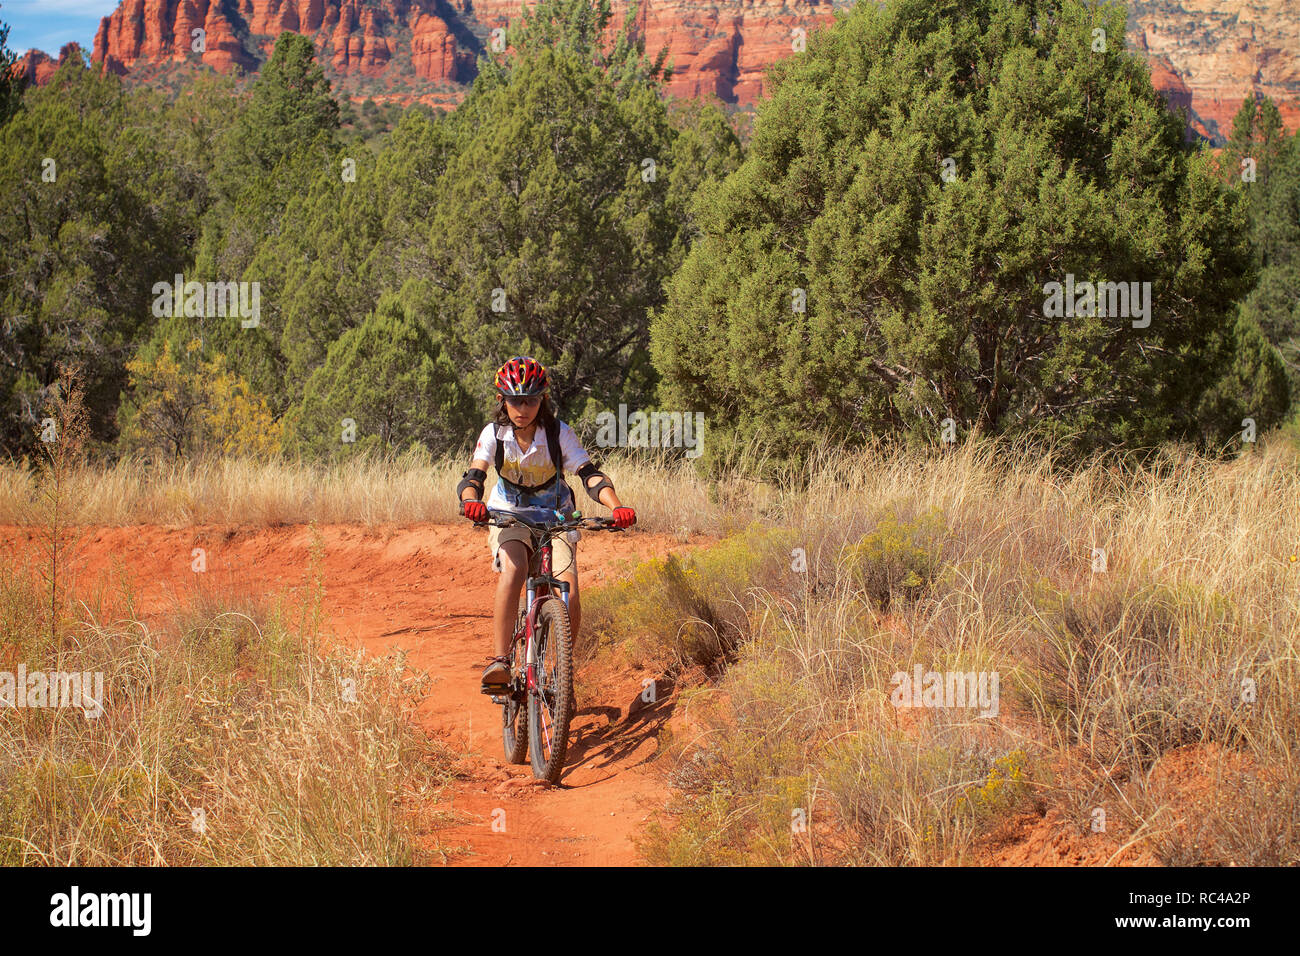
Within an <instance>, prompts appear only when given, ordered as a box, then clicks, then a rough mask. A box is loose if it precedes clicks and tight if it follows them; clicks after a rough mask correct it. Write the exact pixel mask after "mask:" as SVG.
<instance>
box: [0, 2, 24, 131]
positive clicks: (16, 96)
mask: <svg viewBox="0 0 1300 956" xmlns="http://www.w3.org/2000/svg"><path fill="white" fill-rule="evenodd" d="M8 39H9V24H7V23H0V126H3V125H4V124H5V123H7V122H8V121H9V117H11V116H13V115H14V113H16V112H18V106H19V104H20V103H21V102H22V97H23V87H24V86H26V84H27V78H26V77H24V76H20V75H19V74H18V70H17V69H16V64H17V62H18V57H17V56H15V55H14V51H13V50H11V49H9V46H8V43H7V42H6V41H7V40H8Z"/></svg>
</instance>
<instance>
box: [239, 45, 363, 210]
mask: <svg viewBox="0 0 1300 956" xmlns="http://www.w3.org/2000/svg"><path fill="white" fill-rule="evenodd" d="M338 125H339V107H338V103H336V102H335V101H334V98H333V97H332V96H331V95H330V84H329V80H327V79H326V78H325V74H324V71H323V70H322V69H321V67H320V64H318V63H317V62H316V48H315V46H314V44H313V43H312V40H311V38H310V37H306V36H302V35H301V34H297V33H289V32H287V31H286V32H284V33H282V34H280V38H279V39H278V40H276V42H275V50H274V52H273V53H272V54H271V59H270V60H268V61H267V63H266V65H265V66H263V67H262V70H261V72H260V73H259V74H258V77H257V82H256V83H254V84H253V88H252V97H251V99H250V100H249V102H248V105H247V107H246V108H245V109H243V110H241V111H239V112H238V113H237V114H236V116H235V118H234V122H233V123H231V125H230V129H229V132H228V134H227V135H226V137H225V141H224V143H223V146H222V163H221V166H220V169H219V171H218V175H217V181H218V183H219V185H220V188H221V191H222V193H223V195H224V197H225V198H226V199H228V200H232V201H233V200H234V199H235V197H237V196H238V195H239V194H240V193H241V192H242V191H243V189H244V187H245V186H246V184H248V183H249V182H251V181H255V180H257V179H259V178H261V177H263V176H266V175H267V174H269V173H271V172H272V171H273V170H274V169H275V168H276V167H277V166H279V165H280V164H281V163H282V162H283V161H284V160H285V159H286V158H287V157H288V156H289V155H290V154H291V153H293V152H294V151H295V150H297V149H299V148H300V147H301V146H302V145H303V144H305V143H310V142H312V141H313V140H315V139H316V137H317V136H319V135H322V134H324V135H326V136H332V135H333V134H334V132H335V131H336V130H337V129H338Z"/></svg>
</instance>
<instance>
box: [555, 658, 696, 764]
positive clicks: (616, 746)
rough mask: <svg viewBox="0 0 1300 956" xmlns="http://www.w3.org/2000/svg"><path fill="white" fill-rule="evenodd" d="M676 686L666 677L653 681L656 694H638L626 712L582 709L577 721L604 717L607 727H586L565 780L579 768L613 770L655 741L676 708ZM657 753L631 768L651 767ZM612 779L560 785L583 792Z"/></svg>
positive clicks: (576, 742)
mask: <svg viewBox="0 0 1300 956" xmlns="http://www.w3.org/2000/svg"><path fill="white" fill-rule="evenodd" d="M676 686H677V685H676V682H675V681H674V680H673V679H672V678H671V677H668V676H666V675H664V676H661V677H659V678H657V679H656V680H655V681H654V683H653V685H652V687H653V693H649V692H648V691H643V692H641V693H639V694H637V695H636V696H635V697H633V698H632V700H631V702H630V703H629V704H628V705H627V707H625V708H622V709H620V708H618V707H601V706H592V707H582V708H579V710H578V712H577V713H576V714H575V715H574V717H575V719H577V718H582V717H593V716H594V717H597V718H600V717H604V718H605V724H604V725H603V726H586V727H583V728H581V729H580V730H579V731H578V733H577V734H576V736H575V737H574V739H572V740H571V741H570V742H569V753H568V757H567V759H566V761H565V763H566V764H567V766H566V768H565V774H564V776H565V777H566V778H567V777H569V776H570V775H571V774H572V772H573V771H574V770H577V769H579V768H581V769H585V770H600V769H604V768H607V767H612V766H614V765H616V764H618V763H619V762H620V761H622V760H624V759H625V758H627V757H628V756H630V755H631V754H633V753H635V752H636V751H637V749H638V748H640V747H641V746H642V745H643V744H644V743H645V742H646V741H647V740H654V739H656V738H657V737H658V736H659V732H660V731H661V730H663V728H664V726H665V725H666V724H667V723H668V720H669V718H671V717H672V715H673V710H674V709H675V708H676V706H677V702H676V698H675V697H674V696H673V691H674V690H675V689H676ZM647 697H648V698H649V699H648V700H647ZM657 753H658V750H657V748H656V750H655V751H654V752H652V753H650V754H648V755H647V756H645V757H642V758H641V759H640V760H638V761H636V763H633V764H630V765H629V766H632V767H639V766H641V765H642V764H646V763H649V762H650V761H651V760H653V759H654V758H655V756H656V755H657ZM613 776H615V774H614V773H610V774H607V775H606V776H603V777H601V778H600V779H598V780H591V781H587V782H585V783H581V784H569V783H567V782H566V781H565V780H561V783H560V785H561V786H571V787H574V788H575V789H580V788H581V787H589V786H591V785H592V784H595V783H602V782H604V781H605V780H608V779H610V778H611V777H613Z"/></svg>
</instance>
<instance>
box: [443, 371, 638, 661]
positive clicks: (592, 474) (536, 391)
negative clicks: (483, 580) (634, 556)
mask: <svg viewBox="0 0 1300 956" xmlns="http://www.w3.org/2000/svg"><path fill="white" fill-rule="evenodd" d="M496 390H497V407H496V412H495V414H494V416H493V418H492V421H491V422H490V423H489V424H488V425H486V426H485V427H484V428H483V431H482V432H480V433H479V436H478V444H476V445H475V446H474V460H473V461H471V462H470V467H469V470H468V471H466V472H465V474H464V476H463V477H462V478H461V482H460V484H459V485H458V486H457V488H456V496H457V497H458V498H459V499H460V502H461V514H463V515H464V516H465V517H466V518H469V519H470V520H471V521H486V520H487V517H488V513H487V510H488V508H491V509H492V510H494V511H508V512H511V513H513V514H517V515H519V516H520V517H522V518H525V519H527V520H530V521H554V520H555V512H556V511H561V512H563V513H564V514H565V515H566V516H567V515H569V514H571V513H572V512H573V509H574V507H575V504H574V497H573V490H572V489H571V488H570V487H569V486H568V484H567V483H566V482H563V481H559V480H557V479H558V478H559V473H558V472H557V470H556V467H555V458H554V455H555V450H554V449H552V447H551V446H552V444H555V445H556V446H558V450H559V453H560V454H559V457H560V463H561V465H562V467H563V469H564V470H568V471H573V472H576V473H577V475H578V477H579V478H581V479H582V483H583V487H584V488H586V490H587V494H588V495H589V496H590V497H591V498H592V499H593V500H594V501H597V502H599V503H600V504H603V505H605V506H606V507H607V508H610V509H611V510H612V511H613V512H614V522H615V523H616V524H617V525H618V526H619V527H620V528H627V527H629V526H631V525H633V524H635V523H636V512H635V511H633V510H632V509H631V508H626V507H624V506H623V503H622V502H620V501H619V500H618V495H617V494H615V492H614V485H613V483H612V482H611V481H610V480H609V477H608V476H607V475H605V474H604V473H603V472H601V471H600V470H599V469H598V467H597V466H596V464H595V463H594V462H593V461H592V460H591V456H590V455H588V454H587V452H586V450H585V449H583V447H582V445H581V443H580V442H579V441H578V436H577V435H575V434H574V432H573V429H572V428H570V427H569V426H568V425H566V424H565V423H563V422H561V421H559V420H558V419H557V418H556V417H555V413H554V411H553V410H552V408H551V402H550V394H549V382H548V381H547V377H546V369H545V368H543V367H542V366H541V364H540V363H538V362H536V361H534V360H533V359H531V358H528V357H525V356H517V357H515V358H512V359H511V360H510V361H508V362H506V363H505V364H504V365H502V366H501V368H500V369H498V370H497V374H496ZM539 426H540V427H539ZM548 433H549V435H550V436H552V437H553V438H554V439H555V440H554V442H552V439H551V438H548V437H547V436H548ZM489 462H493V463H495V465H496V468H497V479H498V480H497V484H496V486H495V487H494V488H493V489H492V495H491V496H490V497H489V498H488V500H487V502H486V503H485V502H484V501H483V486H484V482H485V481H486V480H487V468H488V463H489ZM580 536H581V535H580V533H579V532H577V531H570V532H568V534H567V536H566V535H559V536H558V537H556V538H554V539H553V541H552V562H553V566H554V569H555V570H554V572H553V573H554V574H555V576H556V577H557V578H560V579H561V580H563V581H567V582H568V584H569V622H570V628H571V633H572V634H573V636H574V638H575V639H576V638H577V634H578V625H579V622H580V618H581V615H582V608H581V605H580V604H579V601H578V564H577V549H576V544H577V542H578V539H579V537H580ZM488 547H489V548H490V549H491V551H492V556H493V559H494V561H495V567H496V568H497V569H499V570H500V571H501V580H500V582H499V583H498V584H497V595H496V605H495V611H494V618H493V645H492V646H493V655H492V657H491V659H490V663H489V664H488V666H487V669H486V670H485V671H484V672H483V684H484V685H485V686H497V685H500V686H502V687H504V686H505V685H506V684H508V683H509V682H510V658H509V656H508V655H509V650H510V638H511V630H512V627H513V624H514V621H515V615H516V614H517V613H518V610H519V596H520V592H521V591H522V590H523V586H524V579H525V578H526V577H527V575H528V559H529V556H530V553H531V551H532V536H531V535H530V534H529V531H528V529H527V528H525V527H522V526H520V525H515V526H514V527H510V528H497V527H494V528H492V530H491V532H490V533H489V535H488Z"/></svg>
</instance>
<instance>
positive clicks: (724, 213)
mask: <svg viewBox="0 0 1300 956" xmlns="http://www.w3.org/2000/svg"><path fill="white" fill-rule="evenodd" d="M1095 28H1103V29H1105V30H1106V32H1107V34H1108V36H1109V37H1110V38H1111V39H1110V42H1109V45H1108V47H1107V50H1106V51H1105V52H1094V50H1093V49H1092V45H1093V32H1092V31H1093V30H1094V29H1095ZM1123 35H1124V11H1123V9H1122V8H1119V7H1115V6H1113V5H1102V6H1096V5H1088V4H1084V3H1081V2H1075V0H1062V2H1042V0H1039V2H1032V3H1021V2H1011V0H978V2H960V3H959V2H956V0H948V2H937V3H936V2H925V3H922V2H915V0H895V2H890V3H887V4H885V5H884V6H883V7H878V6H877V5H875V4H858V5H857V6H855V7H854V8H853V9H852V10H851V11H850V12H849V13H848V14H847V15H846V16H844V17H842V18H840V19H839V20H838V21H837V23H836V24H835V25H833V26H831V27H828V28H827V29H824V30H821V31H818V32H817V33H816V34H814V35H813V37H812V38H811V39H810V43H809V48H808V51H807V52H806V53H805V54H802V55H799V56H795V57H791V58H788V59H786V60H784V61H782V62H780V63H779V64H777V65H776V66H775V67H773V69H772V85H773V92H772V97H771V99H770V100H768V101H767V102H765V103H762V104H761V105H760V107H759V115H758V120H757V123H756V127H755V131H754V138H753V144H752V149H751V152H750V153H749V155H748V156H747V158H746V160H745V163H744V165H743V166H742V167H741V168H740V170H739V171H737V172H736V173H735V174H733V175H732V176H730V177H729V178H728V179H727V180H726V182H725V183H724V184H722V185H721V186H719V187H712V188H710V187H706V188H705V189H703V190H701V194H700V196H699V198H698V199H697V205H696V207H695V208H696V209H697V210H700V211H701V213H702V217H701V228H702V229H703V232H704V235H703V237H702V238H701V239H700V241H698V242H697V243H696V244H695V246H694V247H693V248H692V250H691V253H690V255H689V257H688V258H687V260H686V262H685V263H684V265H683V267H682V269H681V270H679V271H678V272H677V273H676V274H675V275H674V277H673V278H672V280H671V282H670V286H669V291H668V302H667V304H666V305H665V306H664V307H663V308H662V309H661V310H659V312H658V314H657V315H656V318H655V324H654V329H653V354H654V358H655V363H656V366H657V368H658V369H659V370H660V372H661V373H662V374H663V376H664V386H663V391H664V395H665V398H666V399H667V400H671V401H673V402H676V403H680V404H681V405H683V406H684V407H697V408H700V407H702V408H707V409H710V439H711V442H710V448H709V450H708V451H706V464H709V465H719V464H720V463H721V461H722V460H723V459H724V458H725V457H726V456H727V455H729V454H732V453H733V452H734V449H735V446H736V445H737V444H738V441H737V440H732V439H733V436H736V435H747V434H749V433H751V432H754V431H761V432H762V433H763V435H764V440H765V442H766V444H767V447H768V448H769V449H770V450H771V451H772V452H773V454H774V456H775V459H774V463H775V460H777V459H780V458H800V457H801V456H803V455H805V454H807V452H808V451H809V450H811V449H813V448H815V447H817V446H818V445H819V444H821V443H822V442H824V441H826V440H827V439H828V436H829V439H830V440H843V436H846V435H848V436H853V435H861V434H863V433H872V432H894V433H900V432H901V433H903V434H907V435H909V436H911V437H912V438H913V439H914V440H916V441H929V442H933V441H934V440H936V439H937V438H938V437H939V433H940V425H941V423H942V422H943V420H944V419H947V418H952V419H953V420H954V421H955V422H956V423H957V425H958V427H959V428H960V429H962V430H965V429H970V428H979V429H981V430H983V431H986V432H1000V433H1009V434H1014V435H1033V436H1038V437H1046V438H1053V439H1057V440H1058V442H1059V444H1060V445H1061V446H1062V447H1063V448H1065V449H1070V448H1073V449H1075V450H1077V451H1079V452H1086V451H1089V450H1091V449H1095V448H1099V447H1105V446H1109V445H1113V444H1117V443H1126V444H1129V445H1132V446H1148V445H1152V444H1155V443H1157V442H1158V441H1160V440H1162V439H1164V438H1167V437H1170V436H1189V437H1194V438H1200V439H1203V440H1206V441H1209V440H1212V439H1219V438H1222V437H1223V436H1225V435H1226V434H1227V433H1229V432H1230V431H1231V430H1233V429H1235V428H1236V427H1237V425H1236V423H1235V422H1224V421H1207V420H1202V419H1199V418H1197V417H1196V416H1195V415H1194V414H1193V411H1192V410H1193V409H1194V408H1195V407H1196V406H1197V402H1198V400H1199V398H1200V396H1201V395H1202V393H1203V392H1204V391H1205V390H1206V389H1207V388H1210V387H1212V386H1213V384H1214V383H1215V382H1216V381H1218V379H1219V378H1220V377H1221V376H1222V375H1223V374H1224V372H1225V371H1226V370H1227V369H1228V368H1229V367H1230V366H1231V364H1232V362H1233V361H1234V359H1235V355H1234V354H1233V353H1232V352H1231V348H1230V347H1231V344H1232V338H1231V336H1229V335H1227V334H1226V332H1227V331H1228V330H1230V329H1231V321H1232V314H1231V311H1230V310H1231V306H1230V303H1231V302H1232V301H1233V300H1234V299H1235V298H1237V297H1238V296H1239V295H1240V294H1241V293H1242V292H1243V291H1244V288H1245V284H1246V283H1247V282H1248V281H1249V279H1248V275H1247V274H1248V272H1249V269H1248V258H1247V250H1246V248H1245V246H1244V243H1243V241H1242V238H1241V235H1240V231H1241V230H1240V227H1241V213H1240V210H1238V209H1237V208H1236V204H1235V203H1234V202H1233V200H1232V197H1231V196H1230V195H1228V194H1227V193H1226V192H1225V190H1224V189H1223V188H1222V186H1220V185H1219V183H1218V182H1217V180H1216V179H1215V178H1214V177H1213V175H1212V170H1211V169H1210V167H1209V164H1208V162H1207V160H1206V159H1205V157H1203V156H1197V155H1195V154H1192V153H1189V152H1188V150H1187V148H1186V147H1184V146H1183V143H1182V131H1181V127H1180V124H1179V122H1178V120H1177V119H1176V118H1175V117H1172V116H1170V115H1169V114H1168V113H1167V112H1166V111H1165V110H1164V109H1163V107H1162V106H1161V103H1160V101H1159V98H1158V96H1157V94H1156V93H1155V91H1154V90H1153V89H1152V87H1151V83H1150V78H1149V75H1148V73H1147V70H1146V68H1145V66H1143V65H1142V64H1141V62H1140V61H1139V60H1138V59H1136V58H1135V57H1133V56H1131V55H1129V54H1128V53H1126V52H1125V51H1124V49H1123V44H1122V42H1121V41H1120V39H1119V38H1121V37H1122V36H1123ZM948 158H951V159H952V161H953V165H952V167H951V169H952V172H953V174H954V175H955V178H954V179H953V181H951V182H945V180H944V178H943V175H942V174H943V172H944V160H945V159H948ZM1066 273H1071V274H1073V275H1074V276H1075V277H1076V279H1077V280H1079V281H1083V280H1085V279H1088V280H1091V281H1100V280H1108V281H1115V282H1120V281H1124V282H1129V281H1149V282H1151V284H1152V298H1153V300H1154V301H1153V303H1152V312H1151V316H1152V318H1151V325H1150V327H1149V328H1145V329H1134V328H1132V327H1131V323H1130V320H1129V319H1125V318H1118V319H1117V318H1110V319H1101V318H1092V319H1086V318H1076V319H1049V318H1046V317H1045V316H1044V311H1045V309H1044V300H1045V290H1044V285H1045V284H1046V283H1048V282H1051V281H1059V282H1064V281H1065V277H1066ZM795 289H803V290H805V291H806V295H807V305H806V311H804V312H799V311H796V309H795V304H796V303H795V301H794V298H793V295H792V293H793V290H795ZM1265 424H1267V423H1264V422H1261V427H1264V425H1265Z"/></svg>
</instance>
